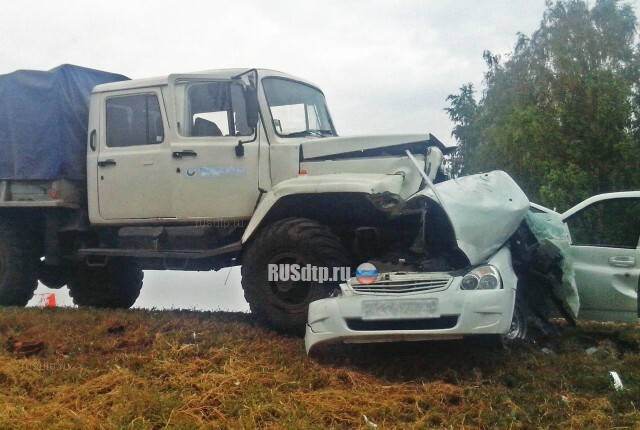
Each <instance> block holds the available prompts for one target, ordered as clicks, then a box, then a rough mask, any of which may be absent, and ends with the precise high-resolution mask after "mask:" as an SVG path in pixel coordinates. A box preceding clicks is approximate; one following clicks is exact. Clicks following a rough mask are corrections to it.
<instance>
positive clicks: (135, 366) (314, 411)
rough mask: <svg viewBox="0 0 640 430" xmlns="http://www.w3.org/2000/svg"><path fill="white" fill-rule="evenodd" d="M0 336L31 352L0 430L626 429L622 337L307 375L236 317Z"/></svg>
mask: <svg viewBox="0 0 640 430" xmlns="http://www.w3.org/2000/svg"><path fill="white" fill-rule="evenodd" d="M109 329H111V330H109ZM110 331H111V332H113V331H115V333H110ZM0 335H1V336H3V340H4V339H8V338H9V337H10V336H13V337H14V338H16V339H19V340H25V341H37V340H42V341H44V342H45V343H46V349H45V350H44V351H43V352H41V353H39V354H35V355H32V356H30V357H24V356H22V355H21V354H18V353H15V352H11V351H9V350H8V348H4V347H3V348H2V351H1V352H0V429H17V428H33V429H44V428H60V429H63V428H64V429H67V428H77V429H93V428H106V429H112V428H133V429H147V428H153V429H161V428H181V429H182V428H184V429H191V428H194V429H195V428H227V429H239V428H248V429H251V428H261V429H262V428H266V429H269V428H284V429H314V428H339V429H352V428H362V429H371V428H376V426H377V428H379V429H387V428H389V429H392V428H403V429H404V428H409V429H410V428H420V429H422V428H445V429H447V428H451V429H458V428H468V429H476V428H486V429H493V428H509V429H538V428H549V429H609V428H640V412H639V411H638V409H637V408H640V352H639V349H640V326H637V325H635V326H628V325H626V326H625V325H614V324H584V325H581V326H580V327H579V328H577V329H567V330H566V331H565V332H564V334H563V335H561V336H559V337H555V338H553V339H541V340H539V341H538V343H536V344H532V343H521V344H516V345H512V346H511V347H510V348H509V349H507V350H501V351H496V350H488V349H485V348H481V347H479V346H477V345H475V344H473V343H470V342H462V341H455V342H453V341H452V342H429V343H405V344H397V343H395V344H378V345H360V346H355V345H352V346H344V345H339V346H332V347H327V348H325V349H323V350H322V351H321V354H320V355H318V356H317V357H315V358H313V359H309V358H307V356H306V355H305V352H304V342H303V341H302V340H301V339H297V338H289V337H284V336H281V335H278V334H276V333H274V332H271V331H269V330H266V329H264V328H262V327H260V326H258V325H256V324H254V323H253V321H252V319H251V316H250V315H248V314H242V313H222V312H219V313H206V312H190V311H143V310H131V311H99V310H79V309H71V308H66V309H65V308H57V309H34V308H31V309H15V308H5V309H1V310H0ZM590 347H597V352H596V353H595V354H591V355H589V354H587V353H586V352H585V350H586V349H587V348H590ZM609 371H616V372H618V373H619V374H620V376H621V378H622V381H623V383H624V385H625V389H624V390H623V391H616V390H615V389H614V388H613V384H612V380H611V377H610V376H609ZM365 416H366V417H367V418H366V419H365Z"/></svg>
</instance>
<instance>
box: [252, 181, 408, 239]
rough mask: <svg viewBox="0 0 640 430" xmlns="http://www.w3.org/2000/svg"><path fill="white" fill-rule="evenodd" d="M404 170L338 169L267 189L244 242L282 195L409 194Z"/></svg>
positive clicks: (402, 195) (403, 195)
mask: <svg viewBox="0 0 640 430" xmlns="http://www.w3.org/2000/svg"><path fill="white" fill-rule="evenodd" d="M403 181H404V178H403V175H402V174H361V173H358V174H349V173H338V174H330V175H314V176H307V175H300V176H298V177H295V178H292V179H288V180H286V181H282V182H280V183H279V184H277V185H276V186H275V187H273V189H271V191H269V192H268V193H266V195H265V197H264V198H263V199H262V200H261V202H260V204H259V205H258V207H257V208H256V210H255V212H254V214H253V216H252V217H251V220H250V221H249V224H248V225H247V228H246V230H245V232H244V234H243V236H242V243H243V244H244V243H246V242H247V241H248V240H249V239H250V238H251V237H252V236H253V234H254V233H255V232H256V230H257V228H258V227H259V226H260V224H261V223H262V221H263V220H264V218H265V217H266V216H267V214H269V211H270V210H271V209H272V208H273V207H274V206H275V204H276V203H277V202H278V201H279V200H280V199H282V198H284V197H287V196H291V195H296V194H297V195H303V194H304V195H309V196H312V195H313V194H322V193H361V194H371V195H375V194H382V193H392V194H396V195H399V196H400V197H404V198H406V197H407V196H406V192H405V190H403Z"/></svg>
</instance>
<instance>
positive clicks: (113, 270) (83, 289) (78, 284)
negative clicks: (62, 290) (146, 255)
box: [68, 259, 144, 308]
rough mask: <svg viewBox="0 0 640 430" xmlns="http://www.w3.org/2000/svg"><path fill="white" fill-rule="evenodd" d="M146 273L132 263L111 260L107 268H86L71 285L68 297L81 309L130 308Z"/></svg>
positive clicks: (82, 269) (81, 270) (138, 293)
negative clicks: (88, 307)
mask: <svg viewBox="0 0 640 430" xmlns="http://www.w3.org/2000/svg"><path fill="white" fill-rule="evenodd" d="M143 277H144V273H143V272H142V270H140V268H139V267H138V265H137V264H135V263H134V262H131V261H129V260H123V259H112V260H109V262H108V263H107V265H106V266H102V267H90V266H83V267H82V268H81V269H80V270H79V271H78V273H77V274H76V275H75V276H74V278H73V279H72V280H70V281H69V284H68V286H69V295H70V296H71V297H72V298H73V303H75V304H76V305H78V306H90V307H94V308H130V307H131V306H133V304H134V303H135V302H136V299H137V298H138V296H139V295H140V290H141V289H142V279H143Z"/></svg>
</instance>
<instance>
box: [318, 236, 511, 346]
mask: <svg viewBox="0 0 640 430" xmlns="http://www.w3.org/2000/svg"><path fill="white" fill-rule="evenodd" d="M487 263H488V264H491V265H493V266H494V267H495V268H497V269H498V271H499V272H500V277H501V280H502V288H500V289H495V290H471V291H468V290H462V289H460V284H461V282H462V278H463V277H464V274H460V276H451V277H450V279H449V280H448V281H447V283H446V286H444V287H442V288H440V289H438V288H435V289H434V290H435V291H434V290H430V291H422V292H401V293H371V292H368V293H358V292H355V291H354V290H353V288H351V287H350V286H349V285H346V284H343V285H341V288H342V294H341V295H339V296H337V297H331V298H328V299H322V300H318V301H315V302H313V303H311V304H310V306H309V319H308V324H307V330H306V336H305V345H306V349H307V353H309V352H310V351H311V350H312V349H313V348H314V347H316V346H318V345H322V344H327V343H335V342H344V343H368V342H393V341H417V340H436V339H457V338H461V337H463V336H470V335H484V334H506V333H507V332H508V331H509V328H510V326H511V319H512V317H513V308H514V303H515V293H516V285H517V277H516V275H515V273H514V272H513V268H512V264H511V254H510V252H509V250H508V248H503V249H501V250H500V251H498V253H496V254H495V255H494V256H493V257H492V258H491V259H490V260H489V261H488V262H487ZM411 275H412V274H406V275H403V276H404V278H403V279H405V280H406V279H408V278H410V277H411ZM443 275H445V274H442V273H433V274H429V273H419V274H418V273H416V274H415V279H419V280H420V281H421V283H422V284H423V285H424V284H426V283H427V284H428V281H429V278H430V277H433V278H434V279H436V278H438V279H442V278H443ZM384 276H385V274H382V277H384ZM376 285H377V283H374V284H372V286H371V288H370V289H369V291H375V288H376ZM382 288H383V287H382ZM373 302H375V303H373ZM390 302H393V303H391V304H392V305H396V304H397V303H401V302H406V304H407V306H409V307H411V306H414V304H415V303H418V302H420V303H427V302H428V303H436V308H437V312H436V315H435V316H433V317H423V318H402V317H398V316H394V315H384V316H377V315H374V316H371V315H370V314H368V313H369V311H368V310H367V309H371V306H372V304H373V307H374V308H375V309H384V308H385V306H387V305H388V304H389V303H390Z"/></svg>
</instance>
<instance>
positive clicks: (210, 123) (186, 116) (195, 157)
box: [171, 77, 259, 226]
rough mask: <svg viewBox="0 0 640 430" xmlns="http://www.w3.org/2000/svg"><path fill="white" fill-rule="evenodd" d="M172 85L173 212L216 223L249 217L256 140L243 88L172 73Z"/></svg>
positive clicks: (255, 172)
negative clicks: (173, 134) (173, 113)
mask: <svg viewBox="0 0 640 430" xmlns="http://www.w3.org/2000/svg"><path fill="white" fill-rule="evenodd" d="M172 88H173V95H174V99H175V104H176V106H175V109H176V120H177V124H176V130H177V133H176V134H177V135H175V136H174V137H173V139H172V142H171V164H172V171H173V181H172V182H173V205H174V216H175V217H176V218H178V219H180V220H189V219H208V220H211V221H220V222H221V221H222V220H241V219H248V218H250V217H251V215H252V213H253V209H254V207H255V205H256V201H257V199H258V196H259V191H258V154H259V145H258V141H259V139H258V132H257V130H256V129H255V128H253V127H250V126H249V125H248V122H247V107H246V100H245V88H244V86H243V85H242V83H240V82H236V81H231V80H215V79H211V80H207V79H197V80H194V79H193V78H191V79H180V78H179V77H174V78H173V83H172ZM239 146H240V147H241V150H237V148H238V147H239ZM237 226H239V225H237Z"/></svg>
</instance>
